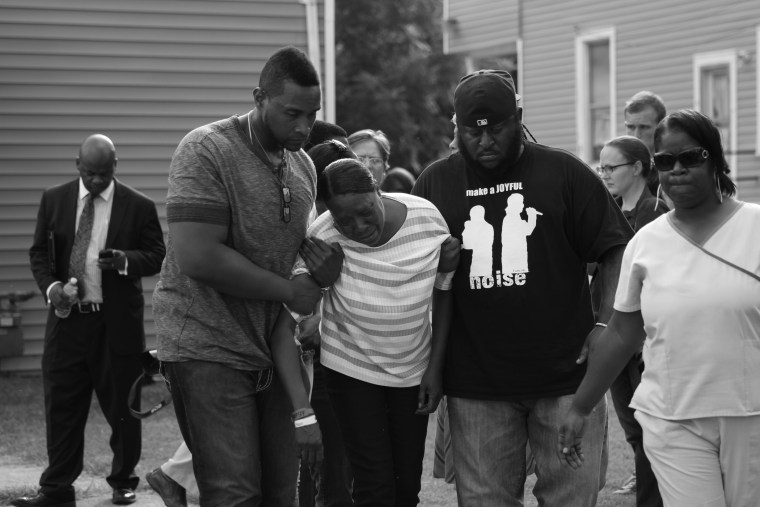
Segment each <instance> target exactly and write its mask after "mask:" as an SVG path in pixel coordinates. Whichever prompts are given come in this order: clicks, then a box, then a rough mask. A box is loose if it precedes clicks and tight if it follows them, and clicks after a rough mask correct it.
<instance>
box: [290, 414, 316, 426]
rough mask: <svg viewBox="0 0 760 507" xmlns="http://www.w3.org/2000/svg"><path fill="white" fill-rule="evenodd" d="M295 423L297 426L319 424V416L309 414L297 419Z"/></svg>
mask: <svg viewBox="0 0 760 507" xmlns="http://www.w3.org/2000/svg"><path fill="white" fill-rule="evenodd" d="M293 424H295V426H296V428H303V427H304V426H311V425H312V424H317V416H315V415H309V416H306V417H302V418H301V419H296V420H295V421H293Z"/></svg>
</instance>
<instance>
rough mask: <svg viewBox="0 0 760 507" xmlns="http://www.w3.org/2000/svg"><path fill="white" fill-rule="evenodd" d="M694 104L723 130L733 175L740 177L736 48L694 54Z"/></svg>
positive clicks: (721, 131) (722, 136)
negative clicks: (737, 174) (737, 173)
mask: <svg viewBox="0 0 760 507" xmlns="http://www.w3.org/2000/svg"><path fill="white" fill-rule="evenodd" d="M694 107H695V109H697V110H698V111H701V112H702V113H704V114H705V115H707V116H709V117H710V118H711V119H712V120H713V121H714V122H715V124H716V125H717V127H718V129H719V130H720V134H721V138H722V140H723V150H724V151H725V152H726V158H727V160H728V164H729V167H731V176H732V177H733V178H734V179H736V152H737V139H736V137H737V136H736V112H737V107H736V52H735V51H734V50H728V51H715V52H710V53H699V54H696V55H694Z"/></svg>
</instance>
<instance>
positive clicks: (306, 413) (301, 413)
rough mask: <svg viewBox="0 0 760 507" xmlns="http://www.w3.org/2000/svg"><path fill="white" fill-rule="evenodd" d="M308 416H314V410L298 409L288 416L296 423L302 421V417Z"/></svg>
mask: <svg viewBox="0 0 760 507" xmlns="http://www.w3.org/2000/svg"><path fill="white" fill-rule="evenodd" d="M310 415H314V410H312V409H311V408H299V409H298V410H296V411H294V412H293V413H292V414H290V418H291V419H292V420H294V421H296V420H298V419H303V418H304V417H309V416H310Z"/></svg>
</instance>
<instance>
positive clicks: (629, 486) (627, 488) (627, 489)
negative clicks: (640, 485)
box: [612, 474, 636, 495]
mask: <svg viewBox="0 0 760 507" xmlns="http://www.w3.org/2000/svg"><path fill="white" fill-rule="evenodd" d="M612 494H613V495H635V494H636V474H633V475H632V476H630V477H629V478H628V479H626V480H625V482H624V483H623V485H622V486H620V488H618V489H616V490H615V491H613V492H612Z"/></svg>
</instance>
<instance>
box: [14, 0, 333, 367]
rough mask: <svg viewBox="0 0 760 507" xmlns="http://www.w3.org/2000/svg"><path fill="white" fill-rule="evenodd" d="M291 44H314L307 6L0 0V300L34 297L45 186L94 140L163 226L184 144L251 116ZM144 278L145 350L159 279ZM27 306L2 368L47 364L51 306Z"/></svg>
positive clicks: (292, 2) (282, 1)
mask: <svg viewBox="0 0 760 507" xmlns="http://www.w3.org/2000/svg"><path fill="white" fill-rule="evenodd" d="M288 44H293V45H295V46H297V47H300V48H302V49H304V50H306V47H307V35H306V15H305V7H304V4H303V3H302V2H300V1H299V0H270V1H254V0H240V1H235V0H215V1H212V2H209V1H193V0H130V1H117V0H15V1H14V0H0V293H2V292H8V291H11V292H13V291H26V290H35V291H37V287H36V285H35V283H34V281H33V278H32V274H31V272H30V269H29V259H28V249H29V247H30V246H31V242H32V235H33V231H34V226H35V220H36V214H37V209H38V206H39V200H40V197H41V195H42V191H43V190H44V189H45V188H47V187H50V186H53V185H56V184H58V183H62V182H65V181H69V180H71V179H73V178H75V177H77V172H76V168H75V165H74V159H75V157H76V155H77V151H78V148H79V144H80V143H81V142H82V140H83V139H84V138H85V137H87V136H88V135H89V134H91V133H94V132H101V133H103V134H106V135H107V136H109V137H110V138H111V139H112V140H113V141H114V143H115V144H116V149H117V156H118V157H119V165H118V167H117V174H116V176H117V177H118V178H119V179H120V180H121V181H123V182H125V183H127V184H129V185H132V186H134V187H136V188H137V189H139V190H140V191H142V192H144V193H145V194H147V195H148V196H149V197H151V198H152V199H153V200H154V201H155V202H156V205H157V207H158V211H159V216H160V217H161V220H162V223H163V226H164V232H166V222H165V216H166V213H165V198H166V190H167V175H168V167H169V161H170V159H171V156H172V153H173V151H174V149H175V147H176V146H177V144H178V142H179V141H180V140H181V139H182V137H183V136H184V135H185V134H186V133H187V132H188V131H189V130H191V129H193V128H194V127H196V126H199V125H203V124H205V123H208V122H211V121H214V120H217V119H220V118H223V117H226V116H230V115H233V114H237V113H245V112H246V111H248V109H250V108H251V105H252V98H251V91H252V89H253V87H254V86H255V85H256V84H257V83H258V72H259V71H260V69H261V67H262V66H263V64H264V62H265V60H266V58H267V57H268V56H269V55H270V54H271V53H272V52H274V51H275V50H276V49H278V48H280V47H282V46H285V45H288ZM322 54H323V55H324V51H322ZM323 68H324V67H323ZM143 283H144V287H145V300H146V305H147V308H146V312H145V313H146V322H145V327H146V332H147V334H148V343H149V346H151V345H153V344H154V343H155V342H154V340H155V326H154V324H153V317H152V312H151V294H152V291H153V288H154V286H155V283H156V277H152V278H147V279H145V280H144V281H143ZM20 306H21V308H22V309H23V311H22V329H23V333H24V338H25V344H24V345H25V346H24V354H23V356H22V357H13V358H2V359H0V371H26V370H36V369H38V368H39V365H40V354H41V353H42V346H43V335H44V327H45V319H46V309H45V305H44V301H43V298H42V297H41V295H39V292H38V295H37V296H36V297H34V298H33V299H31V300H29V301H27V302H25V303H22V304H21V305H20ZM0 339H3V337H2V335H0Z"/></svg>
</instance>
